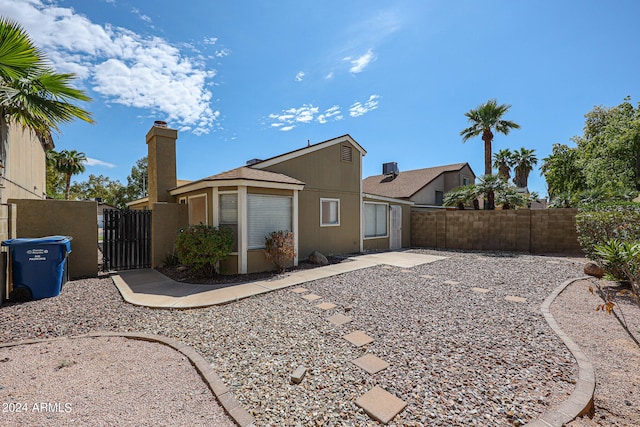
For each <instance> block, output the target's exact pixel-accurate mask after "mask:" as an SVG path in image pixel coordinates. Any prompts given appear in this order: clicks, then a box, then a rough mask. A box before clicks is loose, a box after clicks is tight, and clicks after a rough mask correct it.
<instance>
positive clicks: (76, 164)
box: [52, 150, 87, 200]
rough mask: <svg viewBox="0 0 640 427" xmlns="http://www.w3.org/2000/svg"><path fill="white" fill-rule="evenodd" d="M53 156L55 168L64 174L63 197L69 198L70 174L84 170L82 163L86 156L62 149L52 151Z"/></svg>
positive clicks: (85, 160)
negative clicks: (57, 151)
mask: <svg viewBox="0 0 640 427" xmlns="http://www.w3.org/2000/svg"><path fill="white" fill-rule="evenodd" d="M52 155H53V156H54V158H55V168H56V170H57V171H58V172H60V173H63V174H64V176H65V190H64V198H65V200H69V190H70V188H71V176H72V175H77V174H79V173H82V172H84V171H85V167H84V164H85V163H86V162H87V156H86V155H85V154H84V153H82V152H79V151H76V150H62V151H60V152H59V153H56V152H53V154H52Z"/></svg>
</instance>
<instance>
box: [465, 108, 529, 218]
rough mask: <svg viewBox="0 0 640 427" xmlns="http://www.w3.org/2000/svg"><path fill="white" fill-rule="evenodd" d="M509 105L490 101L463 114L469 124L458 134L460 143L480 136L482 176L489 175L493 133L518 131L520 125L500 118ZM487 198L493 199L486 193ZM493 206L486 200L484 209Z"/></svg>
mask: <svg viewBox="0 0 640 427" xmlns="http://www.w3.org/2000/svg"><path fill="white" fill-rule="evenodd" d="M509 108H511V105H509V104H502V105H498V101H497V100H495V99H490V100H489V101H487V102H486V103H484V104H482V105H480V106H478V108H476V109H474V110H470V111H468V112H466V113H465V116H466V117H467V119H468V121H469V123H470V124H471V126H469V127H468V128H466V129H463V130H462V131H461V132H460V136H462V142H466V141H467V140H468V139H471V138H475V137H476V136H478V135H482V140H483V141H484V174H485V175H491V172H492V171H491V157H492V156H491V142H492V141H493V131H494V130H495V131H496V132H499V133H502V134H504V135H507V134H508V133H509V131H511V129H519V128H520V125H519V124H517V123H516V122H512V121H511V120H505V119H503V118H502V117H503V116H504V115H505V114H506V113H507V111H509ZM487 196H488V197H487V198H488V199H489V198H491V199H493V197H494V195H493V194H492V193H491V192H490V193H487ZM494 208H495V206H494V204H493V203H492V202H491V201H489V200H488V203H486V206H485V209H494Z"/></svg>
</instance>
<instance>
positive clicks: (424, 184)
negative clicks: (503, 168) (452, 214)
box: [362, 163, 476, 206]
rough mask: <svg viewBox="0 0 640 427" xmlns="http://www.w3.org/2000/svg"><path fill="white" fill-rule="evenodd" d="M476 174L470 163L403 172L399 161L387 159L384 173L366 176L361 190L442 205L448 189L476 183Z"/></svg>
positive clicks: (426, 204) (423, 203) (421, 203)
mask: <svg viewBox="0 0 640 427" xmlns="http://www.w3.org/2000/svg"><path fill="white" fill-rule="evenodd" d="M475 178H476V175H475V173H473V170H471V167H470V166H469V163H456V164H453V165H445V166H436V167H430V168H423V169H415V170H409V171H402V172H400V171H399V170H398V167H397V164H395V163H385V164H384V165H383V174H382V175H374V176H370V177H368V178H366V179H364V181H363V182H362V190H363V192H364V193H367V194H375V195H378V196H382V197H391V198H394V199H401V200H408V201H411V202H413V203H414V204H415V205H417V206H442V203H443V201H444V195H445V194H446V193H447V192H449V191H451V190H454V189H456V188H458V187H462V186H465V185H469V184H474V183H475Z"/></svg>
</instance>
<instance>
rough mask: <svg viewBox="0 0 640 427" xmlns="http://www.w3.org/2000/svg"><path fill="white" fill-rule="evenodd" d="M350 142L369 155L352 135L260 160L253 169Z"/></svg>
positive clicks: (363, 153) (362, 152) (253, 165)
mask: <svg viewBox="0 0 640 427" xmlns="http://www.w3.org/2000/svg"><path fill="white" fill-rule="evenodd" d="M345 141H348V142H350V143H351V144H352V145H353V146H354V147H355V148H356V149H357V150H358V151H359V152H360V153H361V154H362V155H363V156H364V155H366V154H367V150H365V149H364V148H362V146H361V145H360V144H358V143H357V142H356V140H355V139H353V138H352V137H351V135H349V134H348V133H347V134H344V135H342V136H339V137H337V138H332V139H328V140H326V141H322V142H318V143H316V144H313V145H308V146H306V147H303V148H299V149H297V150H293V151H289V152H288V153H284V154H280V155H277V156H275V157H271V158H268V159H266V160H260V161H258V162H256V163H254V164H252V165H251V167H252V168H256V169H262V168H267V167H269V166H272V165H275V164H277V163H281V162H284V161H285V160H290V159H293V158H296V157H300V156H304V155H305V154H309V153H312V152H314V151H317V150H322V149H323V148H326V147H330V146H332V145H334V144H339V143H342V142H345Z"/></svg>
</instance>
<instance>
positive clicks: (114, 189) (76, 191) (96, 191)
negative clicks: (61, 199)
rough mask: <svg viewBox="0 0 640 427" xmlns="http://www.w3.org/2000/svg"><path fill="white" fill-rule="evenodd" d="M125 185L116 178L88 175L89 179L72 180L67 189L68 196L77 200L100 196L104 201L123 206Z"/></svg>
mask: <svg viewBox="0 0 640 427" xmlns="http://www.w3.org/2000/svg"><path fill="white" fill-rule="evenodd" d="M125 192H126V187H125V186H124V185H122V184H121V183H120V181H118V180H112V179H111V178H109V177H107V176H104V175H93V174H91V175H89V179H88V180H86V181H81V182H74V183H73V185H71V189H70V191H69V193H70V198H72V199H77V200H94V199H96V198H100V199H101V200H102V201H103V202H104V203H106V204H108V205H111V206H115V207H117V208H125V207H126V204H127V200H126V195H125Z"/></svg>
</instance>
